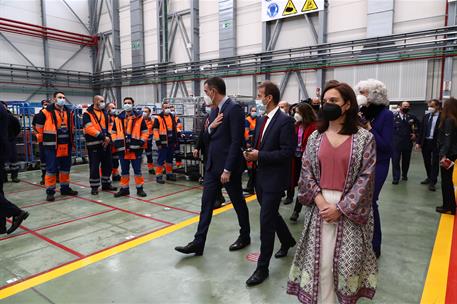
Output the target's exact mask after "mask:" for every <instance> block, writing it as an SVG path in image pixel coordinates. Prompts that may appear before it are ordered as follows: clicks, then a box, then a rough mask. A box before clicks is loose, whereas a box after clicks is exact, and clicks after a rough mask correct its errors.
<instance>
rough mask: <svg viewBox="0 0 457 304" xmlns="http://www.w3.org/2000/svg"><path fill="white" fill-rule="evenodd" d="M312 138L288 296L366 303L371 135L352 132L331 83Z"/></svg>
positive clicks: (352, 106)
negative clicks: (302, 222) (301, 227)
mask: <svg viewBox="0 0 457 304" xmlns="http://www.w3.org/2000/svg"><path fill="white" fill-rule="evenodd" d="M322 96H323V100H322V101H323V103H324V105H323V108H322V111H321V121H320V123H319V125H318V130H317V131H316V132H314V133H313V134H312V135H311V136H310V137H309V139H308V145H307V147H306V150H305V153H304V155H303V160H302V163H303V165H302V171H301V176H300V181H299V185H298V188H299V193H298V199H299V202H300V203H301V204H303V205H304V210H305V226H304V230H303V233H302V237H301V239H300V241H299V243H298V246H297V251H296V253H295V257H294V261H293V264H292V268H291V270H290V275H289V282H288V286H287V292H288V293H289V294H293V295H296V296H297V298H298V300H299V301H300V302H302V303H325V304H329V303H337V302H339V303H355V302H357V300H358V299H359V298H360V297H366V298H370V299H371V298H373V296H374V293H375V289H376V275H377V264H376V258H375V255H374V253H373V250H372V244H371V240H372V237H373V213H372V209H371V201H372V197H373V190H374V188H373V186H374V170H375V163H376V147H375V141H374V138H373V135H372V134H371V133H370V132H369V131H367V130H365V129H363V128H361V127H360V126H359V125H358V121H359V120H358V116H357V113H358V105H357V100H356V96H355V93H354V91H353V90H352V88H351V87H350V86H349V85H348V84H345V83H338V82H335V81H334V82H332V83H331V84H328V85H327V86H326V88H325V89H324V92H323V94H322Z"/></svg>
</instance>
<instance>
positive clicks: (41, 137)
mask: <svg viewBox="0 0 457 304" xmlns="http://www.w3.org/2000/svg"><path fill="white" fill-rule="evenodd" d="M41 111H43V109H41V110H40V112H38V114H39V113H41ZM38 114H36V115H34V116H33V119H32V128H33V134H35V136H36V140H37V143H39V144H41V143H43V133H40V132H38V130H37V128H36V125H37V123H36V120H37V118H38V117H39V116H38Z"/></svg>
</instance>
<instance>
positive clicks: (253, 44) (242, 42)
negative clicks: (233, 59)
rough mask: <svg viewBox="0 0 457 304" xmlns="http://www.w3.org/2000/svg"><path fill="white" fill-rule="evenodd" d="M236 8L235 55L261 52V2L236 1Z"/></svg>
mask: <svg viewBox="0 0 457 304" xmlns="http://www.w3.org/2000/svg"><path fill="white" fill-rule="evenodd" d="M236 7H237V14H236V32H237V36H236V47H237V52H236V54H237V55H246V54H252V53H258V52H261V51H262V21H261V14H260V9H261V2H260V1H258V0H237V2H236Z"/></svg>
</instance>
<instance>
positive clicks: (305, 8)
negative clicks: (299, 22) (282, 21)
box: [301, 0, 318, 12]
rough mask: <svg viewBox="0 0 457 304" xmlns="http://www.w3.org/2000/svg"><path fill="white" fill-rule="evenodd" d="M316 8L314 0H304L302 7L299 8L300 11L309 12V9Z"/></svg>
mask: <svg viewBox="0 0 457 304" xmlns="http://www.w3.org/2000/svg"><path fill="white" fill-rule="evenodd" d="M317 9H318V7H317V5H316V2H315V1H314V0H306V2H305V5H303V8H302V9H301V11H302V12H309V11H315V10H317Z"/></svg>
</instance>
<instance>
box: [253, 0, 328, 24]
mask: <svg viewBox="0 0 457 304" xmlns="http://www.w3.org/2000/svg"><path fill="white" fill-rule="evenodd" d="M261 1H262V21H263V22H265V21H271V20H276V19H281V18H287V17H293V16H298V15H303V14H308V13H313V12H317V11H321V10H323V9H324V0H261Z"/></svg>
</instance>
